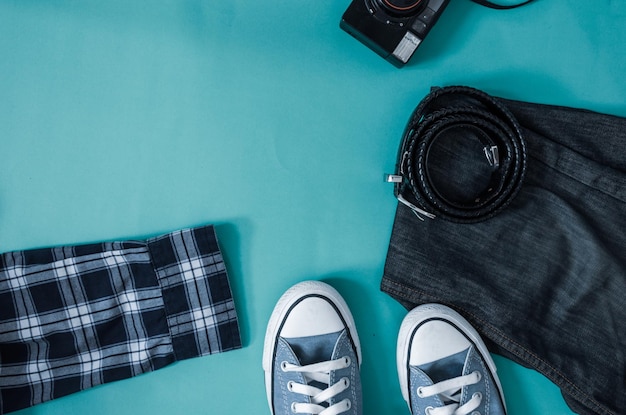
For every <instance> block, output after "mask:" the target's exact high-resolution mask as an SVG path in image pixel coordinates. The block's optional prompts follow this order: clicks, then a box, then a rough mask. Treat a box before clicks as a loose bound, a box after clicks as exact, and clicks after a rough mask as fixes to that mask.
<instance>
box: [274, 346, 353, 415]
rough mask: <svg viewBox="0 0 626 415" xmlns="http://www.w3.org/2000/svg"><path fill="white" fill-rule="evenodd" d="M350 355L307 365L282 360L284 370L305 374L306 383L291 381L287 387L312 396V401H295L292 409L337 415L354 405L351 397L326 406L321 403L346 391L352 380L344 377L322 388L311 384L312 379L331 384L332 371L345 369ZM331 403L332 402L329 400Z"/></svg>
mask: <svg viewBox="0 0 626 415" xmlns="http://www.w3.org/2000/svg"><path fill="white" fill-rule="evenodd" d="M351 363H352V362H351V360H350V358H349V357H343V358H341V359H336V360H329V361H327V362H320V363H314V364H311V365H306V366H298V365H293V364H291V363H287V362H282V364H281V369H282V370H283V371H284V372H300V373H302V375H303V376H304V380H305V382H306V384H304V385H303V384H301V383H296V382H289V383H288V384H287V388H288V389H289V390H290V391H292V392H295V393H299V394H302V395H307V396H310V397H311V403H295V402H294V403H293V404H292V405H291V410H292V411H293V412H295V413H299V414H319V415H337V414H340V413H343V412H346V411H348V410H349V409H350V408H351V407H352V403H351V402H350V400H349V399H344V400H342V401H340V402H337V403H335V404H334V405H330V406H328V407H324V406H322V405H320V404H321V403H322V402H329V401H330V399H331V398H333V397H335V396H337V395H338V394H339V393H341V392H343V391H345V390H346V389H348V387H350V380H349V379H348V378H342V379H340V380H339V381H338V382H336V383H335V384H334V385H332V386H329V387H328V388H326V389H320V388H317V387H315V386H312V385H309V383H310V382H311V381H315V382H319V383H322V384H324V385H329V384H330V372H331V371H333V370H337V369H345V368H347V367H348V366H350V364H351ZM329 403H330V402H329Z"/></svg>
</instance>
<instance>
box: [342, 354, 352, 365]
mask: <svg viewBox="0 0 626 415" xmlns="http://www.w3.org/2000/svg"><path fill="white" fill-rule="evenodd" d="M343 361H344V364H345V365H346V367H348V366H350V365H351V364H352V359H350V357H349V356H346V357H344V358H343Z"/></svg>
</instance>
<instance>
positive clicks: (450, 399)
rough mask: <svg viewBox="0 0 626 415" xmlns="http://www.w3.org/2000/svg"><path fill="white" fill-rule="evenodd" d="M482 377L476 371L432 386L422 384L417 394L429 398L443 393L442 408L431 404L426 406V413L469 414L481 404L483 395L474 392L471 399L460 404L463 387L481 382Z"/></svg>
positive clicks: (444, 414) (445, 414)
mask: <svg viewBox="0 0 626 415" xmlns="http://www.w3.org/2000/svg"><path fill="white" fill-rule="evenodd" d="M480 379H481V375H480V372H478V371H476V372H472V373H470V374H469V375H465V376H459V377H458V378H452V379H448V380H444V381H441V382H439V383H435V384H434V385H431V386H420V387H419V388H417V396H419V397H420V398H428V397H431V396H435V395H441V397H442V401H443V402H444V403H445V405H444V406H442V407H440V408H433V407H430V406H429V407H428V408H426V415H468V414H469V413H470V412H472V411H473V410H474V409H476V408H478V407H479V406H480V403H481V401H482V399H483V397H482V394H480V393H474V394H473V395H472V398H471V399H470V400H469V401H467V402H466V403H465V404H463V405H459V404H460V400H461V389H462V388H463V387H464V386H468V385H474V384H476V383H478V382H480Z"/></svg>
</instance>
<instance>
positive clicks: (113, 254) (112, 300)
mask: <svg viewBox="0 0 626 415" xmlns="http://www.w3.org/2000/svg"><path fill="white" fill-rule="evenodd" d="M240 347H241V340H240V335H239V326H238V322H237V315H236V312H235V307H234V304H233V299H232V294H231V290H230V285H229V281H228V276H227V273H226V269H225V267H224V261H223V258H222V255H221V252H220V249H219V247H218V244H217V240H216V237H215V233H214V229H213V227H212V226H205V227H200V228H194V229H186V230H182V231H177V232H172V233H169V234H166V235H163V236H159V237H156V238H152V239H148V240H147V241H125V242H106V243H100V244H89V245H81V246H73V247H57V248H49V249H36V250H28V251H17V252H10V253H6V254H2V255H0V413H7V412H11V411H15V410H18V409H22V408H26V407H29V406H32V405H35V404H38V403H41V402H45V401H49V400H51V399H54V398H58V397H60V396H64V395H68V394H70V393H73V392H77V391H80V390H83V389H87V388H90V387H92V386H96V385H100V384H103V383H107V382H112V381H115V380H119V379H125V378H129V377H132V376H135V375H138V374H141V373H145V372H149V371H152V370H156V369H159V368H162V367H164V366H166V365H168V364H170V363H173V362H175V361H177V360H182V359H188V358H191V357H196V356H203V355H208V354H213V353H219V352H223V351H227V350H232V349H237V348H240Z"/></svg>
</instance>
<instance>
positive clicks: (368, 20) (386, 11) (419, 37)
mask: <svg viewBox="0 0 626 415" xmlns="http://www.w3.org/2000/svg"><path fill="white" fill-rule="evenodd" d="M449 1H450V0H353V1H352V3H351V4H350V6H349V7H348V9H347V10H346V12H345V13H344V14H343V17H342V18H341V23H340V26H341V28H342V29H343V30H345V31H346V32H348V33H350V34H351V35H352V36H354V37H355V38H356V39H358V40H359V41H360V42H361V43H363V44H365V45H366V46H368V47H369V48H370V49H372V50H373V51H374V52H376V53H378V54H379V55H380V56H382V57H383V58H385V59H386V60H387V61H389V62H391V63H392V64H394V65H395V66H397V67H402V66H404V64H406V63H407V62H408V61H409V59H410V58H411V56H413V53H414V52H415V50H416V49H417V48H418V46H419V45H420V44H421V43H422V41H423V40H424V38H425V37H426V35H427V34H428V32H430V29H431V28H432V26H433V25H434V24H435V23H437V20H438V19H439V16H441V13H443V10H444V9H445V8H446V6H447V5H448V3H449Z"/></svg>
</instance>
